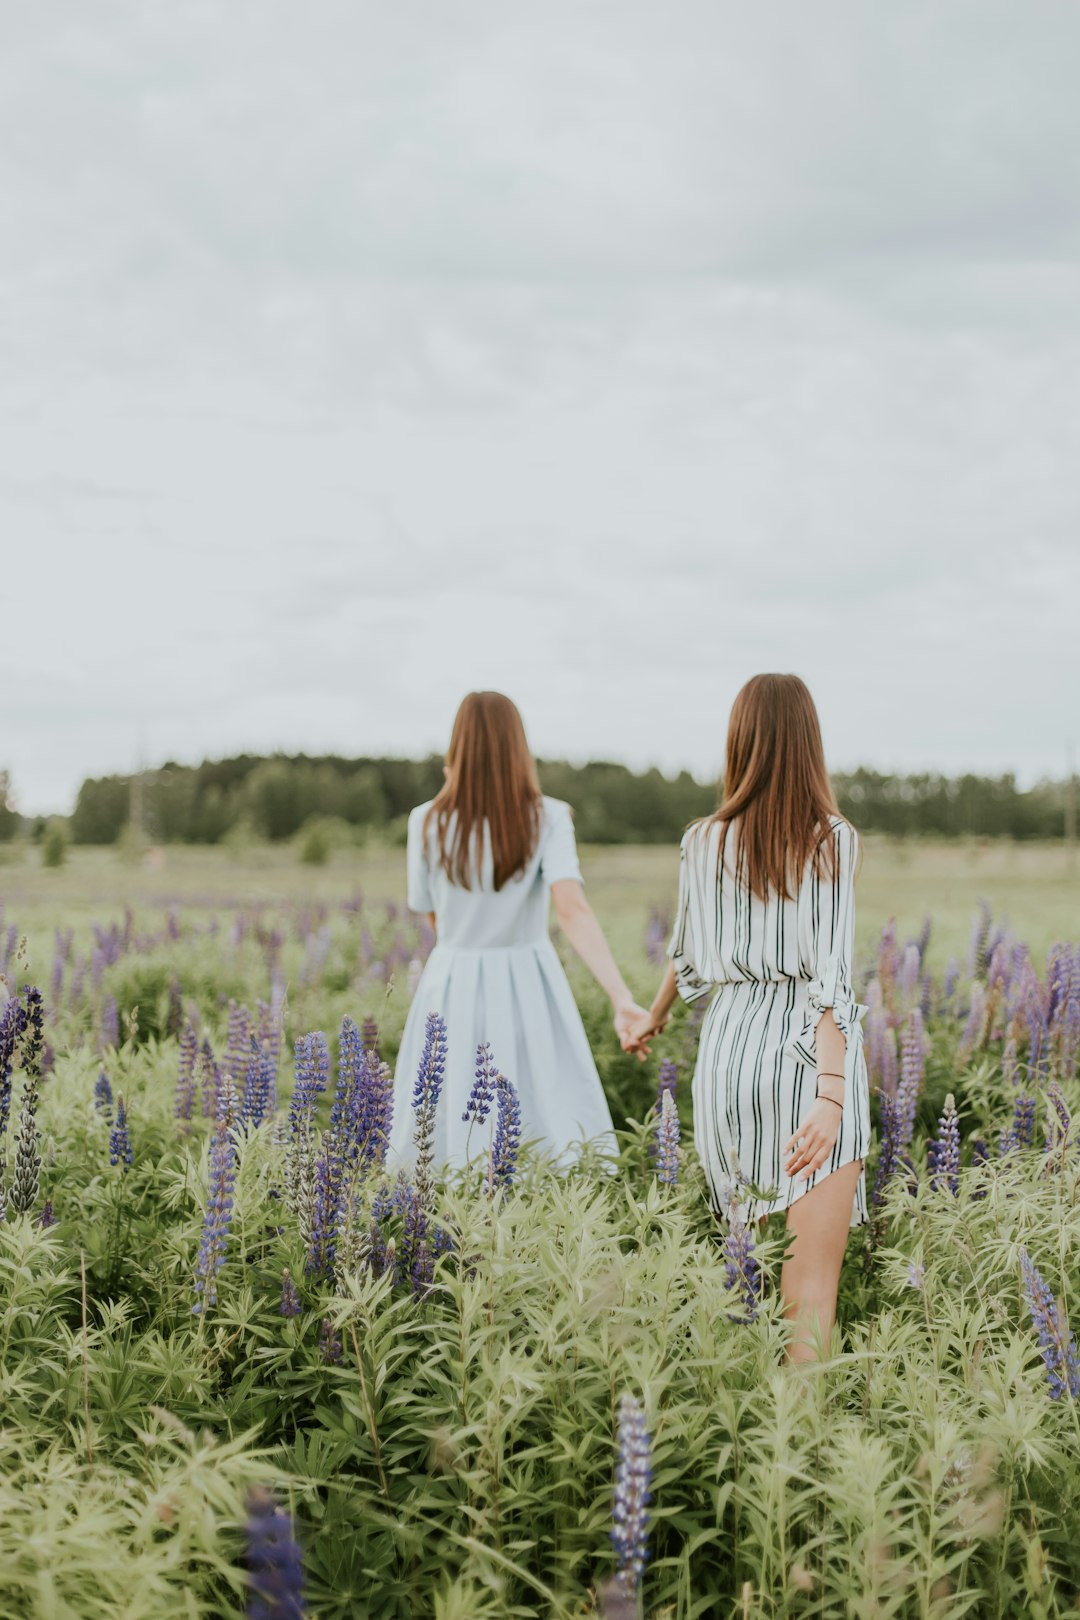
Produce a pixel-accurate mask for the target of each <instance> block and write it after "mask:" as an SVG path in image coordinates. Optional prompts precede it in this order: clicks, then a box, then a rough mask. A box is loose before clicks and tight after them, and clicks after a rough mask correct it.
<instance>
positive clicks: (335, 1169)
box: [305, 1131, 343, 1277]
mask: <svg viewBox="0 0 1080 1620" xmlns="http://www.w3.org/2000/svg"><path fill="white" fill-rule="evenodd" d="M342 1169H343V1167H342V1162H341V1155H340V1153H339V1152H338V1145H337V1139H336V1137H335V1136H334V1134H333V1133H332V1132H331V1131H327V1132H326V1135H325V1136H324V1137H323V1141H322V1146H321V1148H320V1149H319V1154H318V1157H317V1158H316V1160H315V1187H314V1197H313V1199H312V1206H311V1221H310V1225H309V1229H308V1232H307V1260H306V1262H305V1270H307V1271H308V1272H309V1273H311V1274H313V1275H325V1276H330V1277H332V1276H333V1272H334V1250H335V1247H336V1241H337V1226H338V1217H339V1212H340V1205H341V1182H342Z"/></svg>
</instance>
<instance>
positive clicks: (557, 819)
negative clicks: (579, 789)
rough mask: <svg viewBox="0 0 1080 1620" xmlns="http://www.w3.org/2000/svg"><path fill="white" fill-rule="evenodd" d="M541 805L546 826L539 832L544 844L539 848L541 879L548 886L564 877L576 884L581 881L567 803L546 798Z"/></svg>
mask: <svg viewBox="0 0 1080 1620" xmlns="http://www.w3.org/2000/svg"><path fill="white" fill-rule="evenodd" d="M544 808H545V812H546V815H545V822H546V825H545V827H544V830H543V832H542V834H541V837H542V840H543V844H542V847H541V850H540V872H541V875H542V877H543V879H544V882H545V883H546V884H547V885H548V887H549V888H550V887H551V885H552V884H553V883H559V882H561V881H562V879H563V878H575V879H576V880H577V882H578V883H584V881H585V879H584V878H583V877H582V875H581V865H580V863H579V861H578V853H577V840H576V838H575V837H574V818H573V816H572V815H571V813H570V806H569V805H568V804H563V803H562V801H561V800H559V799H548V800H546V801H545V805H544Z"/></svg>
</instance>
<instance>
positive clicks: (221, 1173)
mask: <svg viewBox="0 0 1080 1620" xmlns="http://www.w3.org/2000/svg"><path fill="white" fill-rule="evenodd" d="M235 1184H236V1150H235V1148H234V1146H233V1142H232V1139H231V1138H230V1136H229V1133H228V1131H227V1129H226V1128H225V1127H224V1125H223V1124H219V1125H218V1127H217V1130H216V1131H215V1133H214V1139H213V1142H212V1143H211V1146H210V1190H209V1195H208V1197H207V1200H206V1213H205V1215H204V1217H203V1230H202V1241H201V1242H200V1244H199V1254H198V1258H197V1259H196V1261H195V1291H196V1293H199V1294H202V1296H203V1297H202V1299H201V1300H200V1301H197V1302H196V1303H195V1305H194V1306H193V1307H192V1309H193V1310H194V1311H195V1312H196V1314H198V1313H199V1312H201V1311H203V1310H205V1309H207V1308H208V1307H209V1306H211V1305H216V1304H217V1274H218V1272H219V1271H220V1270H221V1268H222V1266H223V1265H224V1264H225V1253H226V1246H227V1244H228V1238H229V1228H230V1227H231V1225H232V1216H233V1188H234V1186H235Z"/></svg>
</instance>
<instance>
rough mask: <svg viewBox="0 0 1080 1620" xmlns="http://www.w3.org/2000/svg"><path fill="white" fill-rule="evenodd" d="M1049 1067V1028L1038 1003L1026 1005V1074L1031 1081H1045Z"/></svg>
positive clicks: (1033, 1001)
mask: <svg viewBox="0 0 1080 1620" xmlns="http://www.w3.org/2000/svg"><path fill="white" fill-rule="evenodd" d="M1049 1066H1050V1026H1049V1024H1048V1023H1047V1019H1046V1014H1045V1013H1044V1012H1043V1010H1042V1007H1041V1005H1040V1004H1039V1002H1038V1001H1037V1000H1036V999H1035V998H1034V997H1032V999H1031V1001H1030V1002H1029V1004H1028V1072H1029V1073H1030V1075H1031V1078H1032V1080H1045V1078H1046V1073H1047V1070H1048V1068H1049Z"/></svg>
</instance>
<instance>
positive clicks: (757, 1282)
mask: <svg viewBox="0 0 1080 1620" xmlns="http://www.w3.org/2000/svg"><path fill="white" fill-rule="evenodd" d="M724 1281H725V1282H726V1283H727V1286H728V1287H729V1288H732V1289H735V1290H736V1291H737V1292H738V1294H739V1295H740V1297H741V1299H742V1304H743V1313H744V1314H743V1315H742V1317H739V1316H738V1315H736V1314H734V1313H733V1312H730V1311H729V1312H728V1315H729V1318H730V1320H731V1321H733V1322H738V1321H740V1320H741V1321H746V1322H752V1321H753V1320H754V1319H755V1317H756V1316H757V1311H758V1301H759V1299H760V1297H761V1272H760V1268H759V1266H758V1263H757V1258H756V1256H755V1253H754V1236H753V1233H752V1232H751V1230H750V1228H749V1226H747V1224H746V1222H745V1221H743V1220H741V1219H740V1217H739V1216H738V1214H737V1213H736V1211H735V1209H734V1208H732V1209H731V1210H730V1211H729V1214H728V1224H727V1233H726V1235H725V1237H724Z"/></svg>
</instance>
